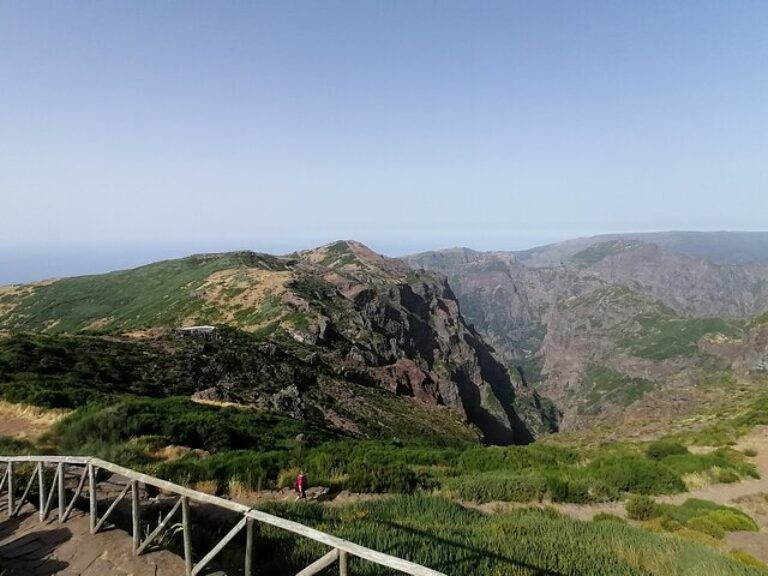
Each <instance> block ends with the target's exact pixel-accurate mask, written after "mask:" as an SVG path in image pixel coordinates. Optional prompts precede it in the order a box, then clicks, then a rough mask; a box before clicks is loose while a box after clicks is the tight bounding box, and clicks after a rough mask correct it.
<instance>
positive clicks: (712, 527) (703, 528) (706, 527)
mask: <svg viewBox="0 0 768 576" xmlns="http://www.w3.org/2000/svg"><path fill="white" fill-rule="evenodd" d="M686 526H687V527H688V528H690V529H691V530H696V531H697V532H702V533H703V534H706V535H707V536H711V537H712V538H717V539H718V540H722V539H723V537H724V536H725V530H723V528H722V526H720V525H719V524H718V523H717V522H713V521H712V520H711V519H710V518H708V517H707V516H698V517H696V518H692V519H691V520H689V521H688V523H687V524H686Z"/></svg>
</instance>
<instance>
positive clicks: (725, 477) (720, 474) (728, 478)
mask: <svg viewBox="0 0 768 576" xmlns="http://www.w3.org/2000/svg"><path fill="white" fill-rule="evenodd" d="M716 479H717V481H718V482H721V483H723V484H733V483H734V482H739V481H740V480H741V477H740V476H739V475H738V474H736V472H734V471H733V470H727V469H726V470H722V469H719V470H718V471H717V475H716Z"/></svg>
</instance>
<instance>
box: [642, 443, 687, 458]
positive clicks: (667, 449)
mask: <svg viewBox="0 0 768 576" xmlns="http://www.w3.org/2000/svg"><path fill="white" fill-rule="evenodd" d="M645 453H646V454H647V455H648V458H651V459H653V460H661V459H663V458H666V457H667V456H672V455H673V454H688V448H686V447H685V446H683V445H682V444H680V443H679V442H674V441H672V440H659V441H657V442H652V443H651V444H650V445H649V446H648V448H647V449H646V451H645Z"/></svg>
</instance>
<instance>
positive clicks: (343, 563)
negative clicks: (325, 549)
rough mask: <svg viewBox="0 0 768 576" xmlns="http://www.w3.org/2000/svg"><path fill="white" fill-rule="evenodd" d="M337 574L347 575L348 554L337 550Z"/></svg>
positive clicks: (340, 575)
mask: <svg viewBox="0 0 768 576" xmlns="http://www.w3.org/2000/svg"><path fill="white" fill-rule="evenodd" d="M339 576H349V554H347V553H346V552H345V551H344V550H339Z"/></svg>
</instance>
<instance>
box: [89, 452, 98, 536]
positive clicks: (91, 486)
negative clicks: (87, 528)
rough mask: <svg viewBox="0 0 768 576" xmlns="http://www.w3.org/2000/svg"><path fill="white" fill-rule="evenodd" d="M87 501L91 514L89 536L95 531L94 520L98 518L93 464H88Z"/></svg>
mask: <svg viewBox="0 0 768 576" xmlns="http://www.w3.org/2000/svg"><path fill="white" fill-rule="evenodd" d="M88 500H89V501H90V502H89V504H90V506H89V508H90V512H91V534H93V533H94V532H95V531H96V530H95V528H96V520H97V518H96V517H97V516H98V507H97V500H96V471H95V470H94V469H93V464H90V463H89V464H88Z"/></svg>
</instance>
